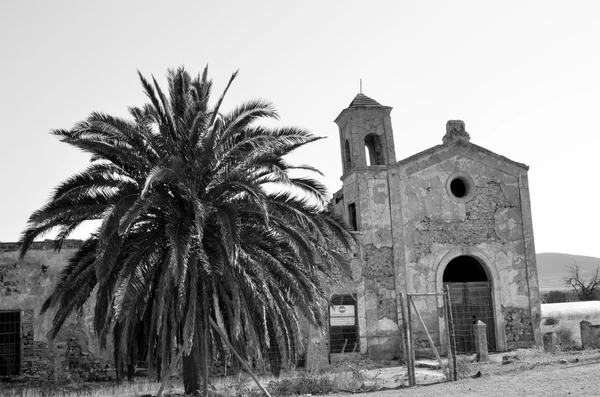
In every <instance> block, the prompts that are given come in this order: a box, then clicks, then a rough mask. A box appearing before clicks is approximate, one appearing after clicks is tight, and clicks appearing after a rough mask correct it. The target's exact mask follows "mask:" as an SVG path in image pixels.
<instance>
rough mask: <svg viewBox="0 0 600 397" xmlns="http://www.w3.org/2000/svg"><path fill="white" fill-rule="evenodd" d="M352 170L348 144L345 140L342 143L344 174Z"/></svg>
mask: <svg viewBox="0 0 600 397" xmlns="http://www.w3.org/2000/svg"><path fill="white" fill-rule="evenodd" d="M350 168H352V155H351V154H350V143H349V142H348V140H347V139H346V142H345V143H344V172H346V171H348V170H349V169H350Z"/></svg>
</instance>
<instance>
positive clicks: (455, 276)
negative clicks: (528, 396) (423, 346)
mask: <svg viewBox="0 0 600 397" xmlns="http://www.w3.org/2000/svg"><path fill="white" fill-rule="evenodd" d="M443 281H444V289H446V288H448V290H449V291H450V301H451V304H452V318H453V323H454V333H455V337H456V349H457V351H458V352H459V353H472V352H474V351H475V337H474V334H473V323H475V322H476V321H478V320H481V321H483V322H484V323H485V324H486V325H487V340H488V349H489V350H491V351H494V350H496V332H495V329H496V323H495V321H494V303H493V299H492V282H491V280H490V277H489V276H488V273H487V271H486V269H485V268H484V267H483V265H482V264H481V263H480V262H479V260H477V259H476V258H474V257H472V256H466V255H463V256H459V257H456V258H454V259H452V260H451V261H450V262H449V263H448V265H447V266H446V269H444V275H443Z"/></svg>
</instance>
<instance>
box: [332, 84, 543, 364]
mask: <svg viewBox="0 0 600 397" xmlns="http://www.w3.org/2000/svg"><path fill="white" fill-rule="evenodd" d="M391 110H392V108H391V107H389V106H383V105H381V104H379V103H378V102H377V101H375V100H373V99H371V98H369V97H367V96H366V95H363V94H358V95H357V96H356V97H355V98H354V100H353V101H352V102H351V103H350V105H349V106H348V107H347V108H346V109H344V110H343V111H342V112H341V113H340V115H339V116H338V117H337V118H336V120H335V122H336V124H337V125H338V127H339V137H340V149H341V153H342V162H343V175H342V176H341V180H342V182H343V187H342V189H341V190H340V191H338V192H337V193H335V194H334V196H333V203H332V204H333V208H334V211H335V212H336V213H338V214H340V215H342V216H343V217H344V218H345V219H346V220H347V222H348V224H349V225H350V227H351V228H353V229H354V230H356V232H357V234H358V236H359V240H360V243H361V244H360V247H359V249H358V252H356V253H355V254H354V258H353V270H354V275H353V282H352V283H349V284H346V285H340V286H337V287H334V290H333V296H332V306H331V309H330V314H331V316H330V333H329V339H330V340H329V346H330V347H329V348H330V353H332V354H334V356H335V355H337V357H339V355H340V354H341V355H344V354H349V353H355V354H356V353H358V352H360V353H361V354H366V355H368V356H370V357H372V358H376V359H392V358H395V357H400V356H401V343H400V342H401V331H400V329H401V319H402V316H401V313H400V305H399V298H400V294H401V293H408V294H416V293H442V292H443V291H445V290H449V291H450V295H451V300H453V301H454V308H455V309H457V312H456V314H455V317H458V318H454V321H455V323H456V326H457V327H458V328H460V327H463V328H464V329H466V330H468V329H471V324H472V322H473V321H483V322H484V323H486V324H487V329H488V334H487V336H488V338H487V339H488V344H489V348H490V350H491V351H502V350H507V349H515V348H522V347H530V346H533V345H538V346H539V345H540V344H541V335H540V331H539V330H540V326H539V325H540V302H539V289H538V277H537V267H536V258H535V247H534V239H533V225H532V219H531V203H530V200H529V185H528V180H527V171H528V167H527V166H526V165H524V164H521V163H518V162H516V161H513V160H510V159H508V158H506V157H504V156H501V155H498V154H496V153H494V152H492V151H490V150H488V149H485V148H483V147H480V146H477V145H475V144H473V143H471V141H470V136H469V134H468V133H467V131H466V129H465V124H464V122H462V121H459V120H453V121H448V123H447V125H446V133H445V135H443V134H441V135H443V137H442V144H440V145H437V146H433V147H431V148H429V149H426V150H424V151H422V152H420V153H417V154H415V155H413V156H410V157H408V158H405V159H403V160H400V161H397V160H396V154H395V147H394V135H393V132H392V123H391V118H390V113H391ZM419 304H420V305H421V307H420V308H419V310H420V312H421V314H422V315H423V318H424V321H425V323H426V324H427V328H428V330H429V332H430V333H431V334H432V337H433V339H434V343H435V344H436V345H438V346H439V347H442V350H445V347H446V346H447V344H448V340H447V339H448V338H447V337H446V332H445V331H446V324H445V322H444V320H443V316H442V315H441V313H442V311H443V310H444V305H443V303H442V300H441V299H435V298H434V299H422V300H420V301H419ZM340 308H342V310H343V311H344V313H339V312H338V311H339V309H340ZM340 318H343V320H341V321H340ZM415 337H416V341H415V343H416V345H417V347H419V346H421V347H428V342H427V341H426V339H425V335H424V334H423V332H416V333H415ZM458 337H459V339H460V338H461V336H460V335H458ZM462 338H463V339H464V340H458V341H457V347H458V350H459V351H464V352H468V351H472V349H473V348H474V344H473V343H474V341H471V340H469V335H464V336H462ZM342 344H343V345H344V346H341V345H342Z"/></svg>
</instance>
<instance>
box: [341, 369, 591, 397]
mask: <svg viewBox="0 0 600 397" xmlns="http://www.w3.org/2000/svg"><path fill="white" fill-rule="evenodd" d="M364 395H365V396H367V397H413V396H414V397H417V396H418V397H441V396H444V397H462V396H477V397H517V396H519V397H521V396H527V397H537V396H539V397H541V396H544V397H547V396H586V397H590V396H600V363H598V362H596V363H586V364H568V365H552V366H542V367H538V368H534V369H531V370H528V371H524V372H521V373H511V374H503V375H494V376H486V375H485V374H483V375H482V377H480V378H477V379H463V380H460V381H458V382H452V383H441V384H435V385H430V386H417V387H413V388H410V389H408V388H407V389H398V390H388V391H381V392H373V393H365V394H364ZM346 396H347V397H350V396H354V397H356V396H357V394H349V395H340V394H338V395H336V397H346Z"/></svg>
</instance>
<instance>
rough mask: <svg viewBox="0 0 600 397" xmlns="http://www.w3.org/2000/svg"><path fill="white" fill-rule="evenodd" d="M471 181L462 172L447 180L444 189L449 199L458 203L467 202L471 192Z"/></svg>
mask: <svg viewBox="0 0 600 397" xmlns="http://www.w3.org/2000/svg"><path fill="white" fill-rule="evenodd" d="M473 186H474V184H473V180H472V179H471V178H470V177H469V176H468V175H466V174H465V173H462V172H457V173H454V174H452V175H450V177H449V178H448V182H447V184H446V188H447V190H448V194H449V195H450V197H452V198H454V199H457V200H458V201H461V202H462V201H467V200H468V199H469V197H470V196H471V193H472V190H473Z"/></svg>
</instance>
